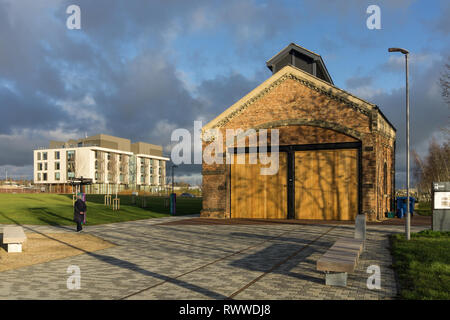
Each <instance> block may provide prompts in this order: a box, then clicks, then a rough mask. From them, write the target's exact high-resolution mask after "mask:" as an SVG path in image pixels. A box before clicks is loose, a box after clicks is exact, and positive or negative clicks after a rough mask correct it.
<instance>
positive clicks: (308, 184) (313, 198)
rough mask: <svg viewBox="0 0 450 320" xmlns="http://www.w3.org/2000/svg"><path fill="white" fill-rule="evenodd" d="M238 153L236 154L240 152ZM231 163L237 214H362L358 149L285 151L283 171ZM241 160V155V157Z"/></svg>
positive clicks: (327, 217)
mask: <svg viewBox="0 0 450 320" xmlns="http://www.w3.org/2000/svg"><path fill="white" fill-rule="evenodd" d="M235 157H236V156H235ZM245 157H246V158H245V164H238V163H237V161H234V163H233V164H231V172H230V173H231V183H230V197H231V203H230V211H231V218H260V219H287V218H291V219H292V218H295V219H319V220H354V219H355V217H356V214H357V213H358V206H359V205H358V199H359V191H358V181H359V180H360V179H359V175H360V172H359V167H358V162H359V160H358V149H357V148H345V149H337V148H334V149H323V150H295V149H294V148H291V149H290V150H283V149H280V153H279V170H278V172H277V173H276V174H274V175H261V174H260V173H261V171H260V170H261V168H263V167H267V166H265V165H262V164H260V163H259V161H258V163H257V164H249V161H248V160H249V154H246V155H245ZM235 160H236V159H235Z"/></svg>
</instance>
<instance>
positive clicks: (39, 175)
mask: <svg viewBox="0 0 450 320" xmlns="http://www.w3.org/2000/svg"><path fill="white" fill-rule="evenodd" d="M37 180H38V181H41V174H40V173H38V174H37Z"/></svg>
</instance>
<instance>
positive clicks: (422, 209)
mask: <svg viewBox="0 0 450 320" xmlns="http://www.w3.org/2000/svg"><path fill="white" fill-rule="evenodd" d="M414 213H417V214H418V215H421V216H431V214H432V211H431V203H430V202H419V204H418V208H415V209H414Z"/></svg>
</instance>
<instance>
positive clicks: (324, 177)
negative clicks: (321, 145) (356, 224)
mask: <svg viewBox="0 0 450 320" xmlns="http://www.w3.org/2000/svg"><path fill="white" fill-rule="evenodd" d="M357 155H358V153H357V150H355V149H338V150H317V151H298V152H295V217H296V219H320V220H354V219H355V217H356V214H357V210H358V167H357V163H358V161H357Z"/></svg>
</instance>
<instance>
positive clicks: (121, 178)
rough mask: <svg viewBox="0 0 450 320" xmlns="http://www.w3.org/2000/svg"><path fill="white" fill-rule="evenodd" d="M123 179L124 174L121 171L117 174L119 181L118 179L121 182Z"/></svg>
mask: <svg viewBox="0 0 450 320" xmlns="http://www.w3.org/2000/svg"><path fill="white" fill-rule="evenodd" d="M123 180H124V175H123V174H122V173H121V174H120V175H119V181H120V182H123Z"/></svg>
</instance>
